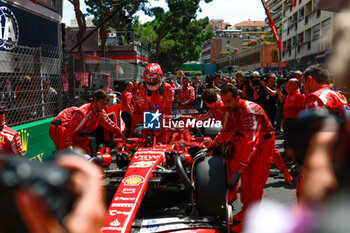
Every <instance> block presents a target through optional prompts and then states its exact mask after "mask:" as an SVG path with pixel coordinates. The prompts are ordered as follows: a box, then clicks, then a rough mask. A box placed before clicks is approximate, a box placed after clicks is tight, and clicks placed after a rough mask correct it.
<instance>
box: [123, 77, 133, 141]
mask: <svg viewBox="0 0 350 233" xmlns="http://www.w3.org/2000/svg"><path fill="white" fill-rule="evenodd" d="M133 89H134V87H133V83H132V82H127V84H126V88H125V91H124V92H123V93H122V95H121V96H120V103H121V112H122V119H123V121H124V123H125V127H126V130H125V132H124V135H125V137H130V130H131V121H132V120H131V119H132V116H133V114H134V105H133V104H132V93H131V92H132V91H133Z"/></svg>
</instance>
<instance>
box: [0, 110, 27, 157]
mask: <svg viewBox="0 0 350 233" xmlns="http://www.w3.org/2000/svg"><path fill="white" fill-rule="evenodd" d="M5 123H6V113H5V108H4V107H3V106H0V153H9V154H15V155H17V156H20V157H22V156H23V151H22V144H21V139H20V137H19V136H18V133H17V131H15V130H13V129H11V128H10V127H8V126H6V125H5Z"/></svg>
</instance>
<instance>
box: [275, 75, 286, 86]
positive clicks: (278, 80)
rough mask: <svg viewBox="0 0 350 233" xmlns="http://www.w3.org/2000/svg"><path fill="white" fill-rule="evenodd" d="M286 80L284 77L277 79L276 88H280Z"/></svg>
mask: <svg viewBox="0 0 350 233" xmlns="http://www.w3.org/2000/svg"><path fill="white" fill-rule="evenodd" d="M286 82H288V79H286V78H283V77H281V78H279V79H277V82H276V88H280V87H281V86H282V85H283V84H285V83H286Z"/></svg>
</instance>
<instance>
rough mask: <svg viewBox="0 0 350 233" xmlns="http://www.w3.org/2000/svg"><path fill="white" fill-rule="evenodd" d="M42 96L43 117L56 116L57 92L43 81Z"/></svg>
mask: <svg viewBox="0 0 350 233" xmlns="http://www.w3.org/2000/svg"><path fill="white" fill-rule="evenodd" d="M43 88H44V89H43V96H44V103H45V106H44V111H45V116H53V115H55V114H57V111H58V109H57V107H58V106H57V103H58V102H57V101H58V99H57V91H56V90H55V89H54V88H53V87H51V86H50V84H49V83H48V82H47V81H46V80H44V81H43Z"/></svg>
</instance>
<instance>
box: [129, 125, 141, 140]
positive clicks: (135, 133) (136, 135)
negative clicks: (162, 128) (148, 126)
mask: <svg viewBox="0 0 350 233" xmlns="http://www.w3.org/2000/svg"><path fill="white" fill-rule="evenodd" d="M142 129H143V126H142V124H137V125H136V126H135V128H134V130H133V132H132V137H133V138H140V137H141V134H140V132H141V130H142Z"/></svg>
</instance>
